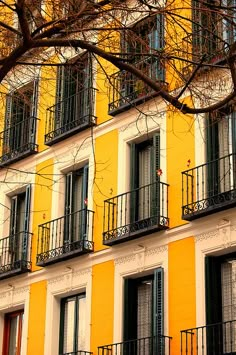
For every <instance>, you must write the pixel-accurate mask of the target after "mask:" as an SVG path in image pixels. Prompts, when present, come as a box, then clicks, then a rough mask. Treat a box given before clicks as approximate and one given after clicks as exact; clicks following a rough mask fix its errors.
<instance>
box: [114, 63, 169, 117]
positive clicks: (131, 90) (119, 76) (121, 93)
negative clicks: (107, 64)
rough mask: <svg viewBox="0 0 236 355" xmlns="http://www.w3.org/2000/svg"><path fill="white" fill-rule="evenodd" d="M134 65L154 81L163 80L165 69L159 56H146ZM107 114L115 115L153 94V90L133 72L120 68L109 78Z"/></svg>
mask: <svg viewBox="0 0 236 355" xmlns="http://www.w3.org/2000/svg"><path fill="white" fill-rule="evenodd" d="M135 67H136V68H137V69H139V70H141V71H142V72H143V73H144V74H147V75H148V76H149V77H150V78H151V79H153V80H154V81H159V82H163V84H164V79H165V71H164V68H163V67H162V64H161V62H160V59H159V58H156V57H152V56H150V57H146V58H145V59H142V60H140V61H138V62H136V63H135ZM109 82H110V87H109V102H110V103H109V108H108V111H109V114H110V115H116V114H118V113H120V112H122V111H124V110H126V109H128V108H130V107H131V106H132V105H134V104H138V103H141V102H143V101H146V100H147V99H149V98H151V97H153V96H155V91H154V90H153V89H152V88H150V86H148V85H147V84H145V83H144V82H143V81H142V80H140V79H138V78H137V77H136V76H135V75H134V74H132V73H129V72H128V71H126V70H121V71H118V72H116V73H114V74H113V75H111V76H110V78H109Z"/></svg>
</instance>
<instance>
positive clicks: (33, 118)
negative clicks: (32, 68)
mask: <svg viewBox="0 0 236 355" xmlns="http://www.w3.org/2000/svg"><path fill="white" fill-rule="evenodd" d="M38 89H39V79H36V80H35V81H34V83H33V95H32V103H31V117H30V125H29V129H30V132H29V134H30V140H29V142H30V143H32V144H35V141H36V129H37V127H36V122H37V121H36V118H37V108H38Z"/></svg>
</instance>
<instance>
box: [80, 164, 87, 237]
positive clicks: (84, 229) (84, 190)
mask: <svg viewBox="0 0 236 355" xmlns="http://www.w3.org/2000/svg"><path fill="white" fill-rule="evenodd" d="M88 168H89V166H88V164H86V165H85V166H84V168H83V180H82V196H81V207H80V209H81V210H82V212H81V223H80V225H81V230H80V234H81V235H80V239H88V231H87V217H88V216H87V199H88Z"/></svg>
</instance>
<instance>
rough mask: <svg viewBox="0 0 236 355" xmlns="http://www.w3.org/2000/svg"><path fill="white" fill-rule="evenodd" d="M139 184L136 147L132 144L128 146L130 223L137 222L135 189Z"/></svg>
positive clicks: (136, 193)
mask: <svg viewBox="0 0 236 355" xmlns="http://www.w3.org/2000/svg"><path fill="white" fill-rule="evenodd" d="M138 184H139V180H138V151H137V145H136V144H134V143H131V144H130V190H131V193H130V196H129V198H130V223H133V222H135V221H136V220H137V217H138V216H137V212H138V208H137V206H138V191H137V190H135V189H137V187H138Z"/></svg>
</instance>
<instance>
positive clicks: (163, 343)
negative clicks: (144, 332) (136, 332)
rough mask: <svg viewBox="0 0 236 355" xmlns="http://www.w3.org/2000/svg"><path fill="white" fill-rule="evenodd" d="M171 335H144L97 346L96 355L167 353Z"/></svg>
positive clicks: (168, 352)
mask: <svg viewBox="0 0 236 355" xmlns="http://www.w3.org/2000/svg"><path fill="white" fill-rule="evenodd" d="M171 339H172V338H171V337H169V336H164V335H163V336H159V337H154V336H153V337H146V338H140V339H134V340H127V341H123V342H121V343H115V344H109V345H103V346H99V347H98V355H169V354H170V346H171Z"/></svg>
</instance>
